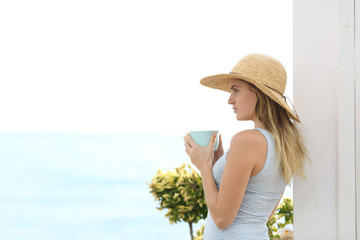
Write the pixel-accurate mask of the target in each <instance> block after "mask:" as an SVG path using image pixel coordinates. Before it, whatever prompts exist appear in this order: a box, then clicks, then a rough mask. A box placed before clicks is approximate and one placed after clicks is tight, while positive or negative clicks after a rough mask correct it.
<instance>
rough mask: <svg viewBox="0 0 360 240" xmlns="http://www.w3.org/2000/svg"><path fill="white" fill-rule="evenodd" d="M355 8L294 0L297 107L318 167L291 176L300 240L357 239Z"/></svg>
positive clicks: (341, 2) (349, 2) (331, 1)
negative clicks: (302, 176) (303, 173)
mask: <svg viewBox="0 0 360 240" xmlns="http://www.w3.org/2000/svg"><path fill="white" fill-rule="evenodd" d="M354 4H355V3H354V0H323V1H320V0H316V1H313V0H294V105H295V107H296V110H297V111H298V113H299V116H300V119H301V120H302V123H303V129H302V130H303V134H304V137H305V141H306V147H307V148H308V150H309V152H310V157H311V159H312V161H313V164H312V165H309V164H307V165H306V175H307V177H308V179H307V180H306V181H303V180H302V179H300V178H298V177H295V178H294V239H296V240H301V239H327V240H328V239H329V240H330V239H341V240H342V239H344V240H345V239H346V240H355V239H356V211H357V209H356V198H355V196H356V194H355V193H356V185H355V184H356V179H355V110H354V109H355V93H354V91H355V85H354V83H355V81H354V68H355V63H354V61H355V60H354V52H355V47H354V36H355V35H354ZM358 71H359V70H358ZM358 112H359V111H358ZM359 141H360V139H359ZM359 141H358V142H359ZM358 145H359V144H358ZM358 149H359V148H358ZM358 185H359V184H358ZM358 211H359V210H358ZM359 216H360V215H359Z"/></svg>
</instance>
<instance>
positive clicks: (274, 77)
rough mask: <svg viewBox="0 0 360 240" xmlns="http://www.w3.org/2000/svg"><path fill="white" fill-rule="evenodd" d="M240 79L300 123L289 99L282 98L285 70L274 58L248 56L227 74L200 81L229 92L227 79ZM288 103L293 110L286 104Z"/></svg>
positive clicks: (205, 84)
mask: <svg viewBox="0 0 360 240" xmlns="http://www.w3.org/2000/svg"><path fill="white" fill-rule="evenodd" d="M231 78H235V79H241V80H245V81H247V82H249V83H252V84H254V85H255V86H256V87H258V88H259V89H260V90H261V91H262V92H263V93H265V94H266V95H267V96H269V97H270V98H271V99H273V100H274V101H275V102H277V103H278V104H279V105H280V106H282V107H283V108H284V109H285V110H286V111H287V112H288V113H289V114H290V115H291V116H292V117H293V118H294V119H295V120H296V121H298V122H301V121H300V119H299V116H298V115H297V113H296V110H295V108H294V106H293V105H292V103H291V101H290V99H289V98H288V97H286V96H284V91H285V86H286V70H285V68H284V66H283V65H282V64H281V63H280V62H279V61H278V60H276V59H275V58H272V57H270V56H266V55H264V54H249V55H247V56H245V57H244V58H242V59H241V60H240V61H239V62H238V63H237V64H236V65H235V67H234V68H233V69H232V71H231V72H230V73H229V74H217V75H213V76H208V77H205V78H203V79H201V80H200V83H201V84H202V85H204V86H207V87H211V88H215V89H220V90H223V91H226V92H230V87H229V79H231ZM286 98H287V99H288V100H289V101H290V103H291V105H292V107H293V109H294V110H292V109H291V108H290V106H289V105H288V104H287V101H286Z"/></svg>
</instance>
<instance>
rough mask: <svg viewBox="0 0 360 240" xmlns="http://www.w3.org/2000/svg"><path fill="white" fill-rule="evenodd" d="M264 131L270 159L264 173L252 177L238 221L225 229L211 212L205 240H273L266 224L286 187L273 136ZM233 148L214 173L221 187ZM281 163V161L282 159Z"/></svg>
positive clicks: (225, 155) (237, 216)
mask: <svg viewBox="0 0 360 240" xmlns="http://www.w3.org/2000/svg"><path fill="white" fill-rule="evenodd" d="M255 129H257V130H258V131H260V132H261V133H262V134H263V135H264V136H265V138H266V141H267V153H266V160H265V163H264V165H263V168H262V169H261V170H260V172H259V173H258V174H256V175H254V176H252V177H250V179H249V182H248V185H247V187H246V190H245V194H244V197H243V199H242V202H241V205H240V208H239V211H238V213H237V215H236V218H235V220H234V222H233V223H232V224H231V225H230V226H229V227H227V228H225V229H223V230H221V229H219V228H218V227H217V226H216V224H215V223H214V221H213V219H212V217H211V214H210V211H208V217H207V219H206V223H205V230H204V236H203V239H204V240H233V239H246V240H265V239H266V240H269V236H268V229H267V226H266V223H267V221H268V218H269V216H270V214H271V212H272V210H273V209H274V207H275V205H276V203H277V202H278V201H279V199H280V197H281V193H282V192H283V190H284V189H285V187H286V182H285V181H284V180H283V175H282V172H281V169H280V164H279V163H278V162H277V159H276V153H275V142H274V138H273V136H272V135H271V134H270V132H268V131H267V130H265V129H262V128H255ZM228 152H229V150H227V151H226V152H225V153H224V155H223V156H222V157H221V158H219V159H218V161H217V162H216V163H215V165H214V166H213V169H212V172H213V175H214V179H215V182H216V186H217V188H218V189H219V187H220V183H221V177H222V174H223V171H224V167H225V163H226V157H227V154H228ZM279 162H280V161H279Z"/></svg>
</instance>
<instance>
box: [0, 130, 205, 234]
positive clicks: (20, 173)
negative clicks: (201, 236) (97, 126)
mask: <svg viewBox="0 0 360 240" xmlns="http://www.w3.org/2000/svg"><path fill="white" fill-rule="evenodd" d="M0 160H1V167H0V239H2V240H15V239H16V240H18V239H19V240H20V239H21V240H31V239H36V240H42V239H44V240H45V239H46V240H49V239H52V240H56V239H76V240H81V239H84V240H85V239H86V240H91V239H102V240H106V239H109V240H110V239H114V240H115V239H116V240H123V239H125V240H130V239H131V240H136V239H149V240H151V239H154V240H155V239H156V240H161V239H164V240H165V239H173V240H176V239H179V240H180V239H181V240H183V239H190V234H189V227H188V225H187V223H184V222H180V223H177V224H173V225H170V224H169V221H168V219H167V218H165V216H164V215H165V213H166V211H165V210H164V211H159V210H157V209H156V207H157V206H158V203H157V202H156V201H155V200H154V197H153V196H152V194H151V193H149V188H148V185H147V184H146V183H149V182H150V181H151V179H152V177H153V176H154V175H155V174H156V172H157V170H158V169H162V170H164V171H166V170H174V169H175V167H178V166H180V165H181V164H182V163H184V162H186V163H189V162H190V161H189V159H188V157H187V155H186V154H185V152H184V145H183V139H182V135H144V134H61V133H57V134H55V133H54V134H40V133H39V134H35V133H1V134H0ZM204 222H205V221H204V220H202V221H200V222H199V223H198V224H196V225H195V226H194V233H195V231H196V229H199V228H200V227H201V225H202V224H204Z"/></svg>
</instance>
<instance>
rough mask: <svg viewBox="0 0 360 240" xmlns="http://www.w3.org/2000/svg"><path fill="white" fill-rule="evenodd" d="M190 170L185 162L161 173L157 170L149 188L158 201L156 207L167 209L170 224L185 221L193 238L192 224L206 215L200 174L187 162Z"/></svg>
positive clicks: (166, 215)
mask: <svg viewBox="0 0 360 240" xmlns="http://www.w3.org/2000/svg"><path fill="white" fill-rule="evenodd" d="M187 166H188V168H189V170H190V171H187V170H186V168H185V167H186V166H185V163H184V164H182V165H181V166H180V167H178V168H176V169H175V171H174V172H173V171H168V172H166V173H163V172H162V171H161V170H158V172H157V173H156V175H155V176H154V177H153V179H152V180H151V183H150V184H149V183H148V185H149V188H150V189H151V191H150V193H152V194H153V196H154V197H155V200H157V201H159V205H160V206H159V207H157V209H159V210H163V209H168V211H167V213H166V214H165V217H167V218H168V219H169V222H170V224H173V223H177V222H178V221H183V222H187V223H188V224H189V228H190V236H191V239H193V238H194V237H193V229H192V224H193V223H197V222H198V221H199V220H200V219H205V218H206V217H207V211H208V210H207V206H206V203H205V195H204V190H203V186H202V182H201V176H200V175H199V174H198V173H197V172H196V171H194V170H193V169H192V168H191V166H190V165H189V164H187Z"/></svg>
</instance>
